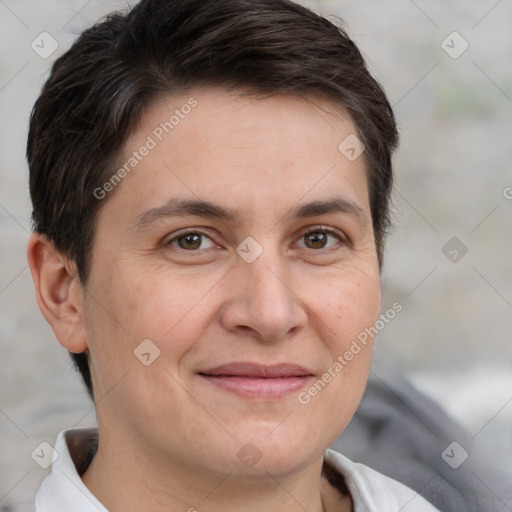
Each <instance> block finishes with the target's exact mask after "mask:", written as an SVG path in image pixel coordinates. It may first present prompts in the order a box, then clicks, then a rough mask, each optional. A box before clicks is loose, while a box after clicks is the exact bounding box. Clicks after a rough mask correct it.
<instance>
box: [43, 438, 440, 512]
mask: <svg viewBox="0 0 512 512" xmlns="http://www.w3.org/2000/svg"><path fill="white" fill-rule="evenodd" d="M88 432H89V433H90V429H72V430H66V431H63V432H61V433H60V434H59V435H58V437H57V441H56V443H55V451H56V452H57V454H58V456H57V459H56V460H55V461H54V462H53V464H52V472H51V474H50V475H48V476H47V477H46V478H45V479H44V481H43V483H42V484H41V487H40V489H39V491H38V493H37V496H36V501H35V512H108V510H107V509H106V508H105V507H104V506H103V505H102V504H101V503H100V502H99V500H98V499H97V498H95V497H94V496H93V494H92V493H91V492H90V491H89V489H88V488H87V487H86V486H85V485H84V483H83V482H82V479H81V478H80V475H79V474H78V472H77V470H76V469H75V464H74V462H73V460H72V458H71V455H70V452H69V447H68V444H67V441H66V437H65V436H66V435H68V433H72V434H73V436H75V438H76V439H78V442H79V441H80V437H83V442H86V440H87V439H89V436H87V435H86V433H88ZM324 457H325V459H327V460H328V461H329V462H330V463H331V464H332V465H333V466H334V467H335V468H336V469H337V470H338V471H339V472H340V473H341V474H342V475H343V477H344V479H345V483H346V486H347V488H348V490H349V492H350V494H351V496H352V500H353V502H354V510H355V512H439V510H438V509H436V508H435V507H434V506H433V505H431V504H429V503H428V502H427V501H425V500H424V499H423V498H422V497H421V496H420V495H419V494H418V493H417V492H416V491H413V490H412V489H409V488H408V487H406V486H405V485H403V484H401V483H399V482H397V481H396V480H393V479H391V478H388V477H387V476H384V475H382V474H381V473H378V472H377V471H375V470H373V469H371V468H369V467H367V466H364V465H363V464H358V463H355V462H352V461H351V460H349V459H347V458H346V457H344V456H343V455H341V454H340V453H338V452H335V451H334V450H330V449H329V450H326V452H325V454H324Z"/></svg>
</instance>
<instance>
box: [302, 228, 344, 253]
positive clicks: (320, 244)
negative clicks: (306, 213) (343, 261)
mask: <svg viewBox="0 0 512 512" xmlns="http://www.w3.org/2000/svg"><path fill="white" fill-rule="evenodd" d="M340 242H343V238H342V236H341V235H339V234H338V233H337V232H336V231H333V230H330V229H325V228H323V229H316V230H314V231H309V232H308V233H305V234H304V235H302V237H301V239H300V242H299V247H301V248H305V249H317V250H318V249H329V248H330V247H333V246H335V245H336V244H338V243H340Z"/></svg>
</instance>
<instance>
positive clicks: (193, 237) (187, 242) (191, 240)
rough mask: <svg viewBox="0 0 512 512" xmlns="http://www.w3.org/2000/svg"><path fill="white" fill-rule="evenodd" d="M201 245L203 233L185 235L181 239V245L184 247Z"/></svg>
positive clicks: (193, 247)
mask: <svg viewBox="0 0 512 512" xmlns="http://www.w3.org/2000/svg"><path fill="white" fill-rule="evenodd" d="M200 245H201V235H198V234H197V233H192V234H188V235H184V236H182V237H180V239H179V246H180V247H181V248H182V249H198V248H199V246H200Z"/></svg>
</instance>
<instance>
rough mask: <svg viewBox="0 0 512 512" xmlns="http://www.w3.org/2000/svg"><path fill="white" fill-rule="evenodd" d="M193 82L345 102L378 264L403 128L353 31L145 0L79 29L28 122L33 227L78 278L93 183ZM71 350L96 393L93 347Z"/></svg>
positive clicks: (271, 1)
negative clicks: (149, 119) (149, 110)
mask: <svg viewBox="0 0 512 512" xmlns="http://www.w3.org/2000/svg"><path fill="white" fill-rule="evenodd" d="M196 86H204V87H209V86H216V87H218V86H220V87H222V88H225V89H230V90H242V89H243V90H249V91H253V92H254V93H258V94H263V95H276V94H297V95H308V94H309V95H312V94H315V95H320V96H323V97H325V98H327V99H330V100H332V101H334V102H335V103H337V104H340V105H341V106H343V107H344V108H345V110H346V111H347V112H348V113H349V115H350V116H351V118H352V120H353V121H354V123H355V124H356V126H357V128H358V130H359V133H358V137H359V138H360V139H361V140H362V141H363V143H364V144H365V147H366V151H365V158H366V163H367V173H368V183H369V194H370V207H371V214H372V222H373V228H374V233H375V244H376V249H377V254H378V256H379V262H380V264H382V254H383V246H384V239H385V235H386V232H387V228H388V226H389V199H390V193H391V186H392V166H391V155H392V152H393V150H394V149H395V148H396V146H397V144H398V133H397V129H396V123H395V118H394V115H393V111H392V109H391V106H390V104H389V102H388V100H387V98H386V96H385V94H384V91H383V90H382V88H381V86H380V85H379V84H378V82H377V81H376V80H375V79H374V78H373V77H372V76H371V74H370V73H369V71H368V69H367V67H366V64H365V61H364V59H363V57H362V55H361V53H360V51H359V50H358V48H357V47H356V45H355V44H354V43H353V41H352V40H351V39H350V38H349V37H348V35H347V33H346V32H345V31H344V30H343V29H342V28H341V27H340V26H336V25H335V24H333V23H332V22H330V21H329V20H327V19H326V18H323V17H321V16H319V15H317V14H315V13H314V12H313V11H311V10H309V9H307V8H305V7H302V6H300V5H298V4H295V3H294V2H292V1H289V0H215V1H214V2H212V1H211V0H171V1H170V0H142V1H141V2H140V3H138V4H137V5H136V6H135V7H134V8H133V9H131V10H130V11H128V12H127V13H114V14H111V15H109V16H107V17H106V18H105V19H104V20H102V21H100V22H98V23H97V24H95V25H94V26H93V27H91V28H89V29H88V30H86V31H84V32H83V33H82V34H81V35H80V37H79V38H78V39H77V41H76V42H75V43H74V44H73V45H72V46H71V48H70V49H69V50H68V51H67V52H66V53H64V55H62V56H61V57H60V58H59V59H57V60H56V62H55V63H54V65H53V67H52V70H51V74H50V76H49V78H48V80H47V82H46V83H45V85H44V86H43V89H42V92H41V95H40V96H39V98H38V100H37V101H36V103H35V105H34V109H33V111H32V116H31V120H30V130H29V135H28V144H27V158H28V164H29V169H30V194H31V198H32V203H33V214H32V218H33V224H34V229H35V231H37V232H39V233H42V234H45V235H47V236H48V238H49V239H50V240H52V241H53V243H54V244H55V246H56V248H57V249H58V250H60V251H61V252H63V253H64V254H66V255H67V256H68V257H69V258H71V259H72V260H73V261H74V262H75V263H76V266H77V271H78V275H79V278H80V281H81V282H82V284H85V283H86V280H87V276H88V272H89V259H90V258H89V256H90V251H91V246H92V240H93V234H94V225H95V219H96V216H97V214H98V211H99V209H100V207H101V204H102V203H104V202H105V201H103V202H102V201H99V200H98V199H97V197H96V196H95V194H94V190H95V189H97V188H98V187H99V186H101V184H103V183H105V181H106V180H107V179H108V177H109V176H111V174H112V168H113V165H114V162H115V160H116V158H117V156H118V155H119V153H120V151H121V150H122V148H123V145H124V143H125V141H126V139H127V138H128V136H129V135H130V133H131V132H132V131H133V130H134V128H135V127H136V126H137V123H138V121H139V120H140V118H141V116H142V113H143V110H144V108H145V107H146V106H147V105H148V104H149V103H150V102H151V101H152V100H153V99H154V98H155V97H156V96H157V95H161V94H165V93H173V92H176V91H179V90H186V89H187V88H191V87H196ZM340 142H341V141H340ZM107 200H108V199H107ZM72 356H73V359H74V361H75V364H76V366H77V368H78V369H79V371H80V372H81V374H82V377H83V380H84V382H85V384H86V386H87V389H88V391H89V393H90V395H91V397H92V396H93V395H92V382H91V375H90V371H89V367H88V360H87V353H82V354H72Z"/></svg>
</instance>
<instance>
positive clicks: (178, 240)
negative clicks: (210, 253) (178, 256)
mask: <svg viewBox="0 0 512 512" xmlns="http://www.w3.org/2000/svg"><path fill="white" fill-rule="evenodd" d="M164 243H165V245H166V246H168V247H169V246H171V247H175V248H177V249H184V250H186V251H197V250H200V249H209V248H211V247H214V246H215V244H214V242H213V241H212V240H211V238H210V237H209V236H207V235H205V234H203V233H200V232H198V231H189V232H188V233H182V234H181V235H180V234H178V235H177V236H174V237H172V238H169V239H168V241H166V242H164Z"/></svg>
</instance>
